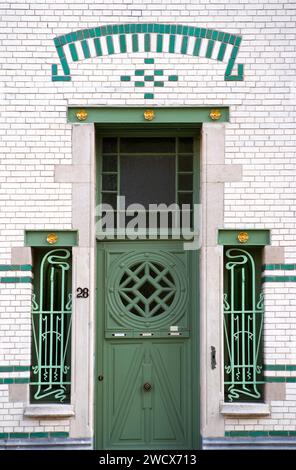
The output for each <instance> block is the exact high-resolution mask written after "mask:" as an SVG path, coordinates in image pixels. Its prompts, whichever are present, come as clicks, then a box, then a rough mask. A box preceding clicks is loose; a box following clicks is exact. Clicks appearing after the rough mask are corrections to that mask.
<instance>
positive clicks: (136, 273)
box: [96, 241, 199, 450]
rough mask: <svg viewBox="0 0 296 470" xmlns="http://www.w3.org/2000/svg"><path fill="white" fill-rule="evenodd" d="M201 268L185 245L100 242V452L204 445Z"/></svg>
mask: <svg viewBox="0 0 296 470" xmlns="http://www.w3.org/2000/svg"><path fill="white" fill-rule="evenodd" d="M193 268H195V269H193ZM196 270H197V257H196V256H195V255H194V253H193V252H188V251H184V250H183V247H182V243H180V242H171V241H169V242H155V241H154V242H140V243H139V242H110V243H99V244H98V320H97V329H98V348H97V364H98V369H97V373H98V376H99V375H101V376H102V377H103V380H102V381H98V385H97V403H96V421H97V444H96V445H97V448H103V449H122V450H124V449H192V448H197V446H198V441H199V438H198V390H197V376H198V364H199V360H198V355H197V341H196V340H197V323H198V318H197V287H195V288H194V284H195V282H196V272H195V271H196Z"/></svg>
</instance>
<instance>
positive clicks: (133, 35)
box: [52, 23, 243, 81]
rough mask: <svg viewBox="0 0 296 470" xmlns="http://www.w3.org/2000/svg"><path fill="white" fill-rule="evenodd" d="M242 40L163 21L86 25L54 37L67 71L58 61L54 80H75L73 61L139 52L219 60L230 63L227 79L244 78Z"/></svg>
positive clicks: (237, 37) (225, 34)
mask: <svg viewBox="0 0 296 470" xmlns="http://www.w3.org/2000/svg"><path fill="white" fill-rule="evenodd" d="M241 41H242V37H241V36H238V35H235V34H230V33H225V32H223V31H217V30H214V29H207V28H198V27H195V26H186V25H173V24H161V23H138V24H137V23H129V24H117V25H105V26H99V27H97V28H89V29H82V30H80V31H76V32H72V33H68V34H65V35H62V36H58V37H56V38H55V39H54V43H55V47H56V51H57V53H58V56H59V59H60V63H61V66H62V70H63V74H60V75H59V74H58V65H57V64H53V65H52V80H53V81H69V80H71V73H70V64H71V63H72V62H77V61H80V60H84V59H89V58H92V57H99V56H105V55H112V54H120V53H137V52H163V53H168V54H185V55H191V56H193V57H205V58H208V59H214V60H218V61H219V62H225V64H226V71H225V75H224V79H225V80H228V81H229V80H233V81H235V80H243V64H235V61H236V57H237V54H238V51H239V46H240V43H241ZM235 66H236V67H235ZM235 68H236V72H235Z"/></svg>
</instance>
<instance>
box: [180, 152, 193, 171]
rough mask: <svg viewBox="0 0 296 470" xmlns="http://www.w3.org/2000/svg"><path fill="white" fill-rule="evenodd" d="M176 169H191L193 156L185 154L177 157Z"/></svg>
mask: <svg viewBox="0 0 296 470" xmlns="http://www.w3.org/2000/svg"><path fill="white" fill-rule="evenodd" d="M178 170H179V171H193V157H192V155H188V156H187V155H186V156H183V155H182V157H179V158H178Z"/></svg>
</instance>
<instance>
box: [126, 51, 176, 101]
mask: <svg viewBox="0 0 296 470" xmlns="http://www.w3.org/2000/svg"><path fill="white" fill-rule="evenodd" d="M144 64H145V65H149V66H150V67H149V68H147V67H146V68H145V69H136V70H135V71H134V75H121V76H120V81H121V82H131V83H133V85H134V87H135V88H144V87H145V88H146V90H145V93H144V99H145V100H151V99H154V92H155V88H163V87H165V86H166V84H168V85H171V83H170V82H177V81H178V80H179V77H178V75H167V74H165V71H164V70H163V69H159V68H154V67H155V59H150V58H146V59H144ZM148 87H149V92H148V89H147V88H148Z"/></svg>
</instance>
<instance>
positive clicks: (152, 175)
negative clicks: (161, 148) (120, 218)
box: [120, 139, 175, 208]
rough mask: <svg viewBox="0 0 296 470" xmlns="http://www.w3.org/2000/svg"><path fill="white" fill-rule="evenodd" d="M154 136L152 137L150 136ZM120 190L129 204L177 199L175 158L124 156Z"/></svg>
mask: <svg viewBox="0 0 296 470" xmlns="http://www.w3.org/2000/svg"><path fill="white" fill-rule="evenodd" d="M149 140H150V139H149ZM120 194H121V195H122V196H125V197H126V204H127V205H128V204H132V203H135V202H137V203H140V204H143V205H144V206H145V207H146V208H148V205H149V204H160V203H165V204H171V203H173V202H175V158H174V157H165V156H158V155H157V156H149V157H145V156H141V157H138V156H122V157H121V159H120Z"/></svg>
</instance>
